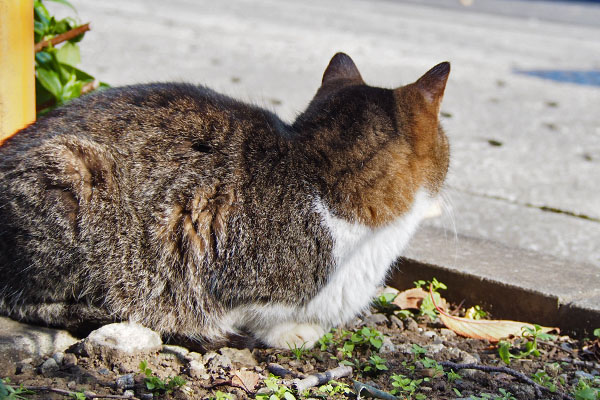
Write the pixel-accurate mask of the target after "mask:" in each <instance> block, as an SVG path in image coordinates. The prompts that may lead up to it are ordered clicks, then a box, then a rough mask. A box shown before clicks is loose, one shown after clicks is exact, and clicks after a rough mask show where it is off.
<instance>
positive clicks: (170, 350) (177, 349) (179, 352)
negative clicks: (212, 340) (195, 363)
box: [161, 344, 198, 360]
mask: <svg viewBox="0 0 600 400" xmlns="http://www.w3.org/2000/svg"><path fill="white" fill-rule="evenodd" d="M161 351H162V352H163V353H167V354H174V355H176V356H177V358H179V359H180V360H183V359H185V358H186V356H187V355H188V354H189V353H190V351H189V350H188V349H186V348H185V347H182V346H174V345H172V344H164V345H163V346H162V350H161ZM196 354H198V353H196Z"/></svg>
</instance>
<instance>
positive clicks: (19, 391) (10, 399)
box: [0, 378, 35, 400]
mask: <svg viewBox="0 0 600 400" xmlns="http://www.w3.org/2000/svg"><path fill="white" fill-rule="evenodd" d="M34 393H35V392H32V391H31V390H27V389H25V388H24V387H23V385H19V387H17V388H15V387H13V386H11V385H10V379H9V378H4V379H0V399H3V400H4V399H6V400H21V399H26V397H23V395H26V394H34Z"/></svg>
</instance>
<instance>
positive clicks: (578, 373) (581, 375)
mask: <svg viewBox="0 0 600 400" xmlns="http://www.w3.org/2000/svg"><path fill="white" fill-rule="evenodd" d="M575 376H576V377H577V378H579V379H589V380H594V375H592V374H589V373H587V372H585V371H581V370H579V371H575Z"/></svg>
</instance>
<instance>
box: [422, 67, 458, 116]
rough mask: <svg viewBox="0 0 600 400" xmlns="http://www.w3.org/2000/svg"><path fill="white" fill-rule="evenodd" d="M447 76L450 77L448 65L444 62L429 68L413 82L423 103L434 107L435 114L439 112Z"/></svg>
mask: <svg viewBox="0 0 600 400" xmlns="http://www.w3.org/2000/svg"><path fill="white" fill-rule="evenodd" d="M448 75H450V63H449V62H447V61H445V62H443V63H440V64H438V65H436V66H435V67H433V68H431V69H430V70H429V71H427V72H426V73H425V75H423V76H422V77H420V78H419V79H418V80H417V81H416V82H415V86H416V87H417V88H418V89H419V91H420V92H421V94H422V95H423V97H424V98H425V101H426V102H427V103H428V104H430V105H431V106H433V107H435V111H436V113H437V112H439V111H440V104H441V103H442V98H443V97H444V90H445V89H446V82H447V81H448Z"/></svg>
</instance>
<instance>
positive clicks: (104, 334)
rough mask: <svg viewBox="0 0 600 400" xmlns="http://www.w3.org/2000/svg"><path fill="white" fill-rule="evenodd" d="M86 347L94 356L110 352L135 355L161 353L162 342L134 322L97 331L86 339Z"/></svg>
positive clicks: (155, 334)
mask: <svg viewBox="0 0 600 400" xmlns="http://www.w3.org/2000/svg"><path fill="white" fill-rule="evenodd" d="M84 347H85V349H86V351H87V352H88V353H92V354H95V353H98V352H103V351H106V350H109V351H116V352H118V353H121V354H127V355H134V354H139V353H152V352H156V351H159V350H160V349H161V347H162V340H161V338H160V335H159V334H158V333H156V332H154V331H153V330H151V329H148V328H146V327H144V326H142V325H139V324H136V323H133V322H122V323H115V324H109V325H104V326H103V327H101V328H99V329H96V330H95V331H93V332H92V333H90V335H89V336H88V337H87V338H86V339H85V343H84Z"/></svg>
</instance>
